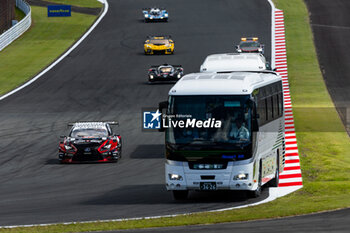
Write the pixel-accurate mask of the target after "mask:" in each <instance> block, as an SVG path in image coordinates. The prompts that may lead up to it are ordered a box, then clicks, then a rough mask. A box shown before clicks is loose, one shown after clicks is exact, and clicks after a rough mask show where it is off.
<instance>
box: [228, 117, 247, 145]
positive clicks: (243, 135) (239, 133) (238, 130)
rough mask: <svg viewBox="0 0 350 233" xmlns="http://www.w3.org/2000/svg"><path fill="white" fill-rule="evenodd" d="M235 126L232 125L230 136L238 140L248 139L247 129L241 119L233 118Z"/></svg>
mask: <svg viewBox="0 0 350 233" xmlns="http://www.w3.org/2000/svg"><path fill="white" fill-rule="evenodd" d="M235 123H236V127H233V128H232V129H231V132H230V136H231V137H233V138H235V139H238V140H240V141H247V140H248V139H249V130H248V129H247V128H246V127H245V126H244V124H243V121H242V119H240V118H237V119H236V120H235Z"/></svg>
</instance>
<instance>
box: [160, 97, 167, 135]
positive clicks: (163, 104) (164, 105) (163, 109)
mask: <svg viewBox="0 0 350 233" xmlns="http://www.w3.org/2000/svg"><path fill="white" fill-rule="evenodd" d="M168 104H169V103H168V101H163V102H160V103H159V104H158V109H159V111H160V112H161V113H162V115H161V120H163V119H164V116H165V115H166V111H167V109H168ZM158 131H159V132H164V131H165V129H164V128H163V124H162V122H161V124H160V129H158Z"/></svg>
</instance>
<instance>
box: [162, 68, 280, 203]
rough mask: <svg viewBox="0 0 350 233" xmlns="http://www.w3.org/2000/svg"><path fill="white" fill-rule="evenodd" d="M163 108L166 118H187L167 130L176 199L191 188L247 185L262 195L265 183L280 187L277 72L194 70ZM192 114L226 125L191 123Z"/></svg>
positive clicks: (170, 184) (169, 178)
mask: <svg viewBox="0 0 350 233" xmlns="http://www.w3.org/2000/svg"><path fill="white" fill-rule="evenodd" d="M159 109H161V110H162V113H164V115H163V117H164V118H163V120H164V121H165V122H168V121H169V120H171V121H173V122H176V121H180V120H183V121H185V123H184V124H182V126H184V127H179V125H180V124H173V127H169V126H167V127H165V128H162V129H161V131H162V130H164V131H165V145H166V164H165V182H166V188H167V190H171V191H172V192H173V196H174V198H175V199H185V198H187V195H188V192H189V190H246V191H248V193H249V194H251V196H253V197H257V196H259V195H260V194H261V188H262V185H264V184H266V183H268V182H269V183H270V184H271V185H272V186H274V187H277V186H278V183H279V172H280V171H283V168H284V154H285V152H284V151H285V145H284V109H283V94H282V80H281V78H280V77H279V76H278V75H277V74H276V73H274V72H272V71H267V72H261V73H258V72H232V73H220V74H218V73H194V74H188V75H185V76H184V77H183V78H182V79H180V80H179V81H178V82H177V83H176V84H175V85H174V86H173V87H172V88H171V90H170V91H169V98H168V101H166V102H162V103H160V104H159ZM165 112H166V114H165ZM169 118H170V119H169ZM188 119H189V122H190V123H193V122H194V121H193V119H195V120H196V121H202V123H203V122H206V121H214V122H217V121H220V122H221V125H220V127H219V128H215V127H213V125H214V124H207V126H209V127H198V125H197V124H196V125H195V126H194V124H187V125H186V120H188ZM168 125H169V124H168ZM176 126H178V127H176ZM186 126H188V127H186ZM193 126H194V127H193ZM199 126H203V124H199ZM216 126H217V125H216Z"/></svg>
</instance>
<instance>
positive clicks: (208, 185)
mask: <svg viewBox="0 0 350 233" xmlns="http://www.w3.org/2000/svg"><path fill="white" fill-rule="evenodd" d="M200 190H216V183H215V182H201V183H200Z"/></svg>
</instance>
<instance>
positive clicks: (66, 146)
mask: <svg viewBox="0 0 350 233" xmlns="http://www.w3.org/2000/svg"><path fill="white" fill-rule="evenodd" d="M64 148H65V149H66V150H71V149H72V148H73V147H71V146H68V145H64Z"/></svg>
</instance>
